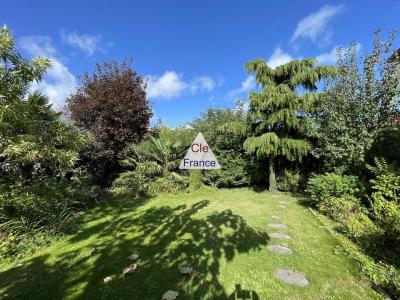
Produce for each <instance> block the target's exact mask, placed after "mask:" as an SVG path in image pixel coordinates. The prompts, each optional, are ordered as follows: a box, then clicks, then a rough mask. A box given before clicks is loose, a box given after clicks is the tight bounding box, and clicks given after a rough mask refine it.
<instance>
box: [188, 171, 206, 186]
mask: <svg viewBox="0 0 400 300" xmlns="http://www.w3.org/2000/svg"><path fill="white" fill-rule="evenodd" d="M202 178H203V175H202V172H201V170H190V171H189V187H190V189H191V190H198V189H200V188H201V187H202V185H203V182H202Z"/></svg>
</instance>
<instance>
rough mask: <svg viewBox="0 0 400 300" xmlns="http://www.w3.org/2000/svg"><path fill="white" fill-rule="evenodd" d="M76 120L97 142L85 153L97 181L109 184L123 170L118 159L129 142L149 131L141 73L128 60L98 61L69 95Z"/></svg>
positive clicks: (150, 113) (73, 116)
mask: <svg viewBox="0 0 400 300" xmlns="http://www.w3.org/2000/svg"><path fill="white" fill-rule="evenodd" d="M67 105H68V110H69V112H70V116H71V119H72V120H73V122H74V124H75V125H76V126H78V127H79V128H82V129H84V130H87V131H89V132H90V133H91V134H92V136H93V137H94V143H93V144H92V145H91V147H90V148H88V149H87V150H86V151H85V152H83V153H82V159H83V161H84V162H85V163H86V164H87V165H88V167H89V169H90V170H91V172H92V174H93V175H94V176H95V178H96V179H97V181H98V182H99V183H101V184H103V185H106V184H108V183H109V182H110V180H112V179H113V178H115V176H116V173H117V172H118V171H121V168H120V165H119V161H120V160H122V159H123V158H124V156H123V150H124V149H125V148H126V146H127V145H128V144H129V143H138V142H139V141H140V140H141V139H142V138H143V137H144V135H145V134H146V132H147V130H148V125H149V119H150V118H151V116H152V112H151V108H150V105H149V102H148V101H147V98H146V92H145V84H144V81H143V78H142V76H140V75H138V74H137V73H136V71H134V70H133V69H132V67H131V62H130V61H129V60H127V61H124V62H123V63H121V64H118V63H116V62H109V63H104V64H102V65H101V64H98V65H97V67H96V71H95V73H94V74H93V75H89V74H88V73H85V74H84V75H83V80H82V85H81V87H80V88H78V90H77V91H76V92H75V93H74V94H72V95H71V96H70V97H69V98H68V99H67Z"/></svg>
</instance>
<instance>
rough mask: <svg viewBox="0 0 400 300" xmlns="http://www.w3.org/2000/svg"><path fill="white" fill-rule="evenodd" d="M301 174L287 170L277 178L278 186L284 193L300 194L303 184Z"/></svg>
mask: <svg viewBox="0 0 400 300" xmlns="http://www.w3.org/2000/svg"><path fill="white" fill-rule="evenodd" d="M301 180H302V177H301V174H300V172H299V171H291V170H287V169H286V170H285V171H284V172H283V173H282V174H281V175H279V176H278V178H277V186H278V189H279V190H280V191H283V192H293V193H296V192H299V191H300V184H301Z"/></svg>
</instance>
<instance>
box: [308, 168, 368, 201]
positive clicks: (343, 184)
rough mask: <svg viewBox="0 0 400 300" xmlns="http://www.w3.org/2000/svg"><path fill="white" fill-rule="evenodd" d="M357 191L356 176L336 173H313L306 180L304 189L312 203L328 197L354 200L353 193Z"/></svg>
mask: <svg viewBox="0 0 400 300" xmlns="http://www.w3.org/2000/svg"><path fill="white" fill-rule="evenodd" d="M359 191H360V189H359V183H358V179H357V177H356V176H349V175H341V174H338V173H325V174H324V175H314V176H312V177H311V178H310V179H309V180H308V183H307V189H306V192H307V193H309V195H310V202H311V203H312V204H314V205H315V204H317V203H318V202H320V201H322V200H324V199H328V198H329V197H336V198H345V199H346V200H349V201H356V197H355V195H356V194H357V193H358V192H359Z"/></svg>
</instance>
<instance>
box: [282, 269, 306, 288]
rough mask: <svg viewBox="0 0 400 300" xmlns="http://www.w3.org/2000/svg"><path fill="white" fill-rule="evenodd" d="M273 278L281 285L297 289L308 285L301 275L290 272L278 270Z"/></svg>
mask: <svg viewBox="0 0 400 300" xmlns="http://www.w3.org/2000/svg"><path fill="white" fill-rule="evenodd" d="M275 277H276V278H277V279H279V280H280V281H281V282H283V283H287V284H291V285H295V286H298V287H306V286H308V285H309V284H310V282H309V281H308V280H307V278H306V277H305V276H304V275H303V274H301V273H297V272H294V271H292V270H285V269H278V270H276V272H275Z"/></svg>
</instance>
